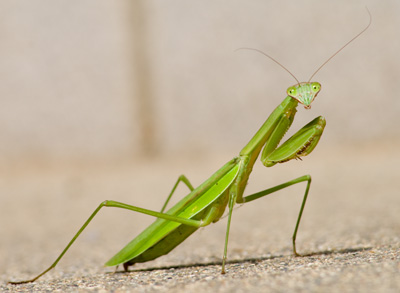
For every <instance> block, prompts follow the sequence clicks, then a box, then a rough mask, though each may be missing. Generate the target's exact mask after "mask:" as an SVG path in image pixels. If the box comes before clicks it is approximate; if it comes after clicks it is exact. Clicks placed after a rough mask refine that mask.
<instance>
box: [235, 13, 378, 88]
mask: <svg viewBox="0 0 400 293" xmlns="http://www.w3.org/2000/svg"><path fill="white" fill-rule="evenodd" d="M365 8H366V9H367V12H368V14H369V23H368V25H367V26H366V27H365V28H364V29H363V30H362V31H361V32H359V33H358V34H357V35H356V36H354V37H353V38H352V39H351V40H350V41H348V42H347V43H346V44H344V45H343V46H342V47H341V48H340V49H339V50H337V51H336V52H335V53H334V54H333V55H332V56H331V57H329V58H328V59H327V60H326V61H325V62H324V63H322V65H321V66H320V67H318V69H317V70H316V71H315V72H314V73H313V74H312V75H311V77H310V79H309V80H308V82H310V81H311V79H312V78H313V77H314V76H315V75H316V74H317V72H318V71H320V70H321V68H322V67H324V66H325V64H326V63H328V62H329V61H331V59H332V58H333V57H335V56H336V55H337V54H338V53H339V52H340V51H342V50H343V49H344V48H345V47H347V45H349V44H350V43H351V42H353V41H354V40H355V39H357V38H358V37H359V36H360V35H361V34H363V33H364V32H365V31H366V30H367V29H368V28H369V26H370V25H371V22H372V15H371V12H369V10H368V8H367V7H365ZM238 50H252V51H256V52H258V53H261V54H263V55H264V56H267V57H268V58H269V59H271V60H272V61H274V62H275V63H276V64H278V65H279V66H280V67H282V68H283V69H284V70H286V71H287V72H288V73H289V74H290V75H291V76H293V78H294V79H295V80H296V81H297V84H300V82H299V80H298V79H297V78H296V76H294V74H293V73H291V72H290V71H289V69H287V68H286V67H285V66H283V65H282V64H281V63H279V62H278V61H277V60H275V59H274V58H273V57H271V56H270V55H268V54H267V53H265V52H263V51H261V50H258V49H254V48H247V47H243V48H239V49H236V50H235V51H238Z"/></svg>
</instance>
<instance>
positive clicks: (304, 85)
mask: <svg viewBox="0 0 400 293" xmlns="http://www.w3.org/2000/svg"><path fill="white" fill-rule="evenodd" d="M320 90H321V84H320V83H319V82H301V83H298V84H296V85H294V86H291V87H289V88H288V89H287V90H286V93H287V94H288V96H290V97H292V98H293V99H296V100H297V101H298V102H299V103H300V104H302V105H303V106H304V108H306V109H310V108H311V103H312V102H313V101H314V99H315V97H316V96H317V95H318V93H319V92H320Z"/></svg>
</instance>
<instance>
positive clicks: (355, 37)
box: [308, 7, 372, 82]
mask: <svg viewBox="0 0 400 293" xmlns="http://www.w3.org/2000/svg"><path fill="white" fill-rule="evenodd" d="M365 9H367V12H368V14H369V23H368V25H367V26H366V27H365V28H364V29H363V30H362V31H361V32H359V33H358V34H357V35H356V36H354V37H353V38H352V39H351V40H350V41H348V42H347V43H346V44H344V46H343V47H341V48H340V49H339V50H337V51H336V52H335V53H334V54H333V55H332V56H331V57H329V58H328V59H327V60H326V61H325V62H324V63H322V65H321V66H320V67H318V69H317V70H316V71H315V72H314V73H313V75H311V77H310V79H309V80H308V82H310V81H311V78H313V77H314V76H315V75H316V74H317V72H318V71H320V69H321V68H322V67H324V66H325V64H326V63H328V62H329V61H331V59H332V58H333V57H335V56H336V55H337V54H338V53H339V52H340V51H342V50H343V49H344V48H345V47H347V45H349V44H350V43H351V42H353V41H354V40H355V39H357V38H358V37H359V36H360V35H361V34H362V33H364V32H365V31H366V30H367V29H368V28H369V26H370V25H371V22H372V15H371V12H369V10H368V8H367V7H365Z"/></svg>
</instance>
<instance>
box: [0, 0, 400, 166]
mask: <svg viewBox="0 0 400 293" xmlns="http://www.w3.org/2000/svg"><path fill="white" fill-rule="evenodd" d="M365 5H367V6H368V8H369V10H370V11H371V13H372V15H373V22H372V26H371V27H370V29H369V30H368V31H367V32H366V33H365V34H364V35H363V36H362V37H360V38H359V39H358V40H357V41H356V42H355V43H352V44H351V46H349V47H347V48H346V49H345V50H344V51H343V52H341V53H340V54H339V55H338V56H337V57H336V58H334V59H333V60H332V61H331V62H329V63H328V64H327V66H326V67H325V68H323V69H322V70H321V71H320V72H319V73H318V74H317V76H316V77H315V79H316V80H318V81H320V82H321V83H322V85H323V89H322V92H321V93H320V95H319V97H318V99H317V100H316V102H315V103H314V104H313V109H312V110H311V111H304V110H303V109H300V111H299V113H298V116H297V117H296V121H295V124H294V126H293V130H294V129H298V128H300V127H301V126H302V125H303V124H305V123H306V122H308V121H309V120H311V119H312V118H313V117H315V116H317V115H324V116H325V117H326V118H327V123H328V126H327V128H326V132H325V134H324V137H323V141H324V142H325V143H326V144H335V143H339V144H359V145H364V144H368V143H374V142H377V141H380V142H386V143H389V144H391V143H392V142H393V141H395V140H396V141H398V138H399V133H400V130H399V128H398V127H394V121H396V115H397V112H398V110H399V109H400V100H399V99H398V98H397V92H398V90H397V82H396V81H397V80H398V78H399V72H400V66H399V65H400V64H399V63H400V61H399V60H400V59H399V58H398V52H399V49H400V36H399V34H398V27H400V26H399V25H400V24H399V22H400V20H399V18H398V17H397V15H398V13H399V11H400V4H399V3H398V1H384V2H382V1H376V0H375V1H374V0H370V1H350V2H349V1H345V0H343V1H335V2H334V3H332V1H251V2H250V3H249V2H248V1H230V2H229V4H228V5H227V3H226V2H225V1H189V2H188V1H182V0H174V1H168V3H166V2H165V3H164V2H159V1H118V2H109V1H89V0H86V1H80V2H79V3H76V4H71V2H70V1H35V2H32V1H2V3H1V4H0V15H1V23H0V35H1V37H2V45H1V47H0V78H1V82H0V105H1V106H0V153H1V155H0V161H2V162H4V163H6V162H8V163H10V162H12V164H14V163H15V161H16V160H21V161H26V160H30V159H32V158H34V159H35V160H39V161H40V160H60V159H66V160H71V159H72V158H79V159H95V160H104V159H110V158H125V159H126V158H134V157H135V156H142V155H144V154H151V155H154V154H163V155H175V154H177V153H179V152H182V151H185V152H197V153H199V152H201V153H205V154H207V153H210V152H217V151H228V150H229V151H231V152H232V154H235V153H237V152H238V151H239V150H240V148H241V147H242V146H244V144H245V143H246V142H247V141H248V140H249V139H250V138H251V136H252V135H253V134H254V133H255V131H256V130H257V129H258V127H259V126H260V125H261V124H262V123H263V121H264V120H265V119H266V118H267V117H268V115H269V114H270V113H271V111H272V109H273V108H274V107H276V105H278V104H279V103H280V102H281V100H282V99H283V98H284V96H285V90H286V88H287V87H288V86H289V85H292V84H293V83H294V80H293V78H292V77H291V76H290V75H288V74H287V73H286V72H285V71H283V70H282V69H281V68H279V67H278V66H276V64H274V63H273V62H271V61H270V60H268V59H267V58H265V57H263V56H262V55H260V54H257V53H254V52H250V51H248V52H247V51H239V52H235V50H236V49H237V48H240V47H244V46H246V47H253V48H258V49H261V50H264V51H266V52H268V53H269V54H270V55H272V56H274V57H275V58H276V59H277V60H279V61H280V62H281V63H283V64H284V65H285V66H287V67H288V68H289V69H290V70H291V71H292V72H293V73H294V74H295V75H296V76H297V78H298V79H300V80H307V79H308V78H309V76H310V75H311V74H312V73H313V72H314V71H315V70H316V68H318V67H319V65H320V64H322V63H323V62H324V61H325V60H326V59H327V58H328V57H329V56H330V55H331V54H332V53H333V52H335V51H336V50H337V49H338V48H340V47H341V46H342V45H343V44H344V43H345V42H347V41H348V40H349V39H350V38H352V37H353V36H354V35H355V34H357V33H358V32H359V31H360V30H361V29H362V28H364V27H365V25H366V24H367V23H368V15H367V12H366V11H365V9H364V7H365Z"/></svg>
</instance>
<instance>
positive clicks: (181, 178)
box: [161, 174, 194, 213]
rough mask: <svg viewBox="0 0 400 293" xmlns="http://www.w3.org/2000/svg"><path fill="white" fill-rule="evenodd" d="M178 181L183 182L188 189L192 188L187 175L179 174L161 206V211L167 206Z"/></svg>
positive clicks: (191, 189)
mask: <svg viewBox="0 0 400 293" xmlns="http://www.w3.org/2000/svg"><path fill="white" fill-rule="evenodd" d="M179 182H183V183H185V184H186V186H187V187H188V188H189V189H190V191H193V190H194V188H193V185H192V184H191V183H190V181H189V179H187V177H186V176H185V175H183V174H182V175H181V176H179V177H178V180H176V183H175V185H174V187H172V190H171V192H170V194H169V195H168V197H167V200H166V201H165V202H164V205H163V207H162V208H161V213H162V212H164V210H165V208H166V207H167V205H168V202H169V201H170V199H171V197H172V195H173V194H174V192H175V190H176V188H177V187H178V185H179Z"/></svg>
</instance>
